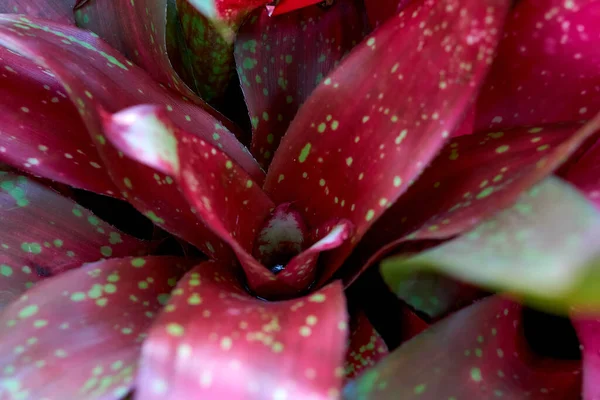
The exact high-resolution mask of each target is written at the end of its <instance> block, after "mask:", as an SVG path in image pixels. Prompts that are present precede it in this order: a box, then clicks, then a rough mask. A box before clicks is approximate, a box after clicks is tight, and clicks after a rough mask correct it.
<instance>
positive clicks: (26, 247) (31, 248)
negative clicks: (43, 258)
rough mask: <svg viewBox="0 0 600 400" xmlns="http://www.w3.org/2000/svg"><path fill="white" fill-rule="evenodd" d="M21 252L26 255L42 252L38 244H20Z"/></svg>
mask: <svg viewBox="0 0 600 400" xmlns="http://www.w3.org/2000/svg"><path fill="white" fill-rule="evenodd" d="M21 250H23V251H24V252H26V253H33V254H40V253H41V252H42V246H41V245H40V244H39V243H27V242H24V243H21Z"/></svg>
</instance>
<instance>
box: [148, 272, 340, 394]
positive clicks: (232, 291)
mask: <svg viewBox="0 0 600 400" xmlns="http://www.w3.org/2000/svg"><path fill="white" fill-rule="evenodd" d="M346 321H347V315H346V310H345V299H344V295H343V291H342V286H341V285H340V284H339V283H333V284H331V285H329V286H327V287H325V288H322V289H320V290H319V291H317V292H315V293H313V294H311V295H308V296H306V297H302V298H298V299H295V300H289V301H282V302H264V301H261V300H258V299H256V298H254V297H252V296H250V295H248V294H247V292H246V291H245V290H244V288H243V286H242V285H241V284H240V282H239V281H238V279H237V275H236V274H235V273H234V272H232V271H231V270H230V269H228V268H227V267H226V266H225V265H220V264H218V263H214V262H208V263H204V264H201V265H200V266H198V267H197V268H195V269H194V270H192V271H191V272H190V273H188V274H187V275H186V277H185V278H184V279H182V281H181V282H180V283H179V285H178V286H177V288H176V289H175V290H174V291H173V296H172V297H171V300H170V302H169V304H168V305H167V306H166V308H165V311H164V312H163V313H162V314H161V315H160V316H159V317H158V319H157V321H156V323H155V324H154V325H153V327H152V330H151V332H150V337H149V338H148V339H147V340H146V342H145V343H144V348H143V351H142V362H141V369H140V373H139V375H138V379H137V395H138V396H139V397H140V398H143V399H148V400H152V399H163V398H165V396H167V393H168V397H169V398H182V399H184V398H185V399H188V398H189V399H191V398H219V399H220V398H223V399H229V398H231V399H238V398H244V399H257V400H258V399H261V400H262V399H272V398H275V399H278V398H281V399H283V398H285V399H309V398H337V396H339V389H340V385H341V381H342V377H343V375H344V369H343V367H342V366H343V360H344V351H345V342H346V336H347V334H348V331H347V322H346Z"/></svg>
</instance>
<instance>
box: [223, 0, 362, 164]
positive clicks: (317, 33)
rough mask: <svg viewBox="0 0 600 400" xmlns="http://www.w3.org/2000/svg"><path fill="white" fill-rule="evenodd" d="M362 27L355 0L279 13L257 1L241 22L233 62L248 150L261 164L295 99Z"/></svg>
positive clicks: (268, 157) (288, 117)
mask: <svg viewBox="0 0 600 400" xmlns="http://www.w3.org/2000/svg"><path fill="white" fill-rule="evenodd" d="M278 7H279V6H278ZM366 30H367V26H366V21H365V18H364V6H363V5H362V4H360V2H358V1H356V0H340V1H337V2H336V3H335V4H334V5H333V6H332V7H330V8H327V9H326V10H324V9H322V8H321V7H318V6H312V7H307V8H303V9H301V10H298V11H295V12H293V13H289V14H285V15H282V16H278V17H271V16H269V15H268V11H267V10H266V9H265V8H264V7H261V8H259V9H257V10H256V11H255V12H253V13H252V15H251V16H250V17H249V18H248V19H247V20H246V22H245V23H244V24H243V25H242V27H241V28H240V31H239V32H238V36H237V39H236V43H235V57H236V64H237V70H238V75H239V77H240V83H241V86H242V90H243V91H244V97H245V99H246V104H247V105H248V110H249V113H250V119H251V122H252V128H253V136H252V153H253V154H254V156H255V157H256V158H257V159H258V160H259V162H260V163H261V165H262V166H263V167H265V168H266V167H268V166H269V164H270V162H271V159H272V157H273V155H274V154H275V150H277V147H278V146H279V142H280V140H281V138H282V137H283V135H284V134H285V132H286V130H287V128H288V126H289V124H290V122H291V121H292V119H293V118H294V116H295V115H296V112H297V111H298V108H299V107H300V105H302V104H303V103H304V101H305V100H306V99H307V97H308V96H309V95H310V93H311V92H312V91H313V89H314V88H315V87H316V86H317V85H318V84H319V82H320V81H322V80H323V77H324V76H326V75H327V74H328V73H329V71H331V70H332V69H333V67H335V66H336V65H337V64H338V63H339V62H340V60H341V59H342V57H343V56H345V55H346V54H347V53H348V52H349V51H350V50H351V49H352V48H353V47H354V46H355V45H356V44H357V43H359V42H360V41H361V40H362V38H363V37H364V36H365V33H366ZM307 48H310V51H307Z"/></svg>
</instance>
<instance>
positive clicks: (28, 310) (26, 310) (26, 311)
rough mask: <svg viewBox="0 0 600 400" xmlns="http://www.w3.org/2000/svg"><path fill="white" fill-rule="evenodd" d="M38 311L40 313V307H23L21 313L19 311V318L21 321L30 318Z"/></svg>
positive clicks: (32, 305) (33, 305)
mask: <svg viewBox="0 0 600 400" xmlns="http://www.w3.org/2000/svg"><path fill="white" fill-rule="evenodd" d="M38 311H39V307H38V306H36V305H35V304H31V305H28V306H26V307H23V308H22V309H21V311H19V318H21V319H24V318H29V317H31V316H33V315H35V314H37V312H38Z"/></svg>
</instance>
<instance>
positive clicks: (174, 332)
mask: <svg viewBox="0 0 600 400" xmlns="http://www.w3.org/2000/svg"><path fill="white" fill-rule="evenodd" d="M165 328H166V330H167V333H168V334H169V335H171V336H183V333H184V332H185V329H184V328H183V326H181V325H179V324H176V323H174V322H171V323H169V324H167V326H166V327H165Z"/></svg>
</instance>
